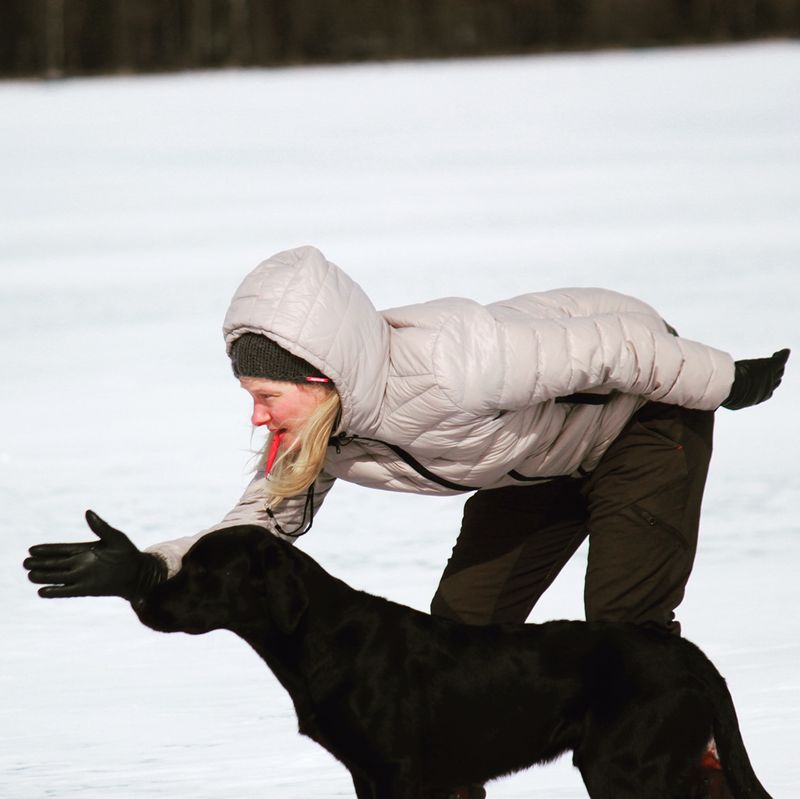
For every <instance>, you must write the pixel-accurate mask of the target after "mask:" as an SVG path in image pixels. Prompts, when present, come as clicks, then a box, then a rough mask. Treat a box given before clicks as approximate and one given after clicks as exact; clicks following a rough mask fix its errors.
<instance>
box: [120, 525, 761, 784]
mask: <svg viewBox="0 0 800 799" xmlns="http://www.w3.org/2000/svg"><path fill="white" fill-rule="evenodd" d="M134 608H135V610H136V612H137V613H138V615H139V618H140V619H141V620H142V622H144V623H145V624H147V625H148V626H150V627H153V628H154V629H157V630H163V631H165V632H173V631H183V632H187V633H192V634H198V633H205V632H208V631H209V630H214V629H218V628H224V629H228V630H231V631H233V632H234V633H236V634H237V635H239V636H240V637H242V638H244V640H245V641H247V643H249V644H250V645H251V646H252V647H253V648H254V649H255V650H256V652H258V654H259V655H261V657H262V658H263V659H264V660H265V661H266V662H267V665H268V666H269V667H270V668H271V669H272V671H273V672H274V673H275V676H276V677H277V678H278V680H280V682H281V684H282V685H283V686H284V687H285V688H286V690H287V691H288V692H289V694H290V695H291V697H292V699H293V700H294V705H295V709H296V711H297V717H298V719H299V728H300V732H301V733H303V734H305V735H308V736H309V737H311V738H313V739H314V740H315V741H317V743H319V744H320V745H322V746H324V747H325V748H326V749H327V750H328V751H329V752H331V754H333V755H334V756H335V757H336V758H338V759H339V760H340V761H341V762H342V763H343V764H344V765H345V766H346V767H347V768H348V769H349V770H350V772H351V774H352V776H353V782H354V785H355V789H356V794H357V796H358V797H359V799H428V797H435V796H439V795H441V793H442V792H443V791H446V789H448V788H451V787H453V786H457V785H463V784H467V783H484V782H486V781H487V780H490V779H492V778H493V777H498V776H501V775H504V774H508V773H510V772H514V771H518V770H520V769H524V768H527V767H528V766H531V765H533V764H535V763H543V762H547V761H549V760H552V759H553V758H555V757H557V756H558V755H560V754H561V753H562V752H565V751H567V750H572V752H573V763H574V764H575V765H576V766H577V767H578V769H580V772H581V775H582V776H583V780H584V782H585V784H586V788H587V790H588V792H589V795H590V796H591V797H593V799H626V798H627V797H630V799H634V798H635V799H643V798H644V799H658V798H660V797H664V798H665V799H666V797H671V798H673V797H674V798H676V799H677V797H681V799H686V797H690V796H693V795H695V794H693V793H692V792H691V789H690V788H689V787H688V785H689V782H690V779H691V776H692V772H693V770H694V769H695V767H696V766H697V764H699V762H700V759H701V755H702V753H703V751H704V748H705V747H706V744H707V743H708V741H709V739H710V738H711V736H712V734H713V736H714V738H715V739H716V742H717V747H718V751H719V754H720V759H721V761H722V765H723V773H724V776H725V778H726V780H727V782H728V784H729V786H730V788H731V790H732V791H733V794H734V796H736V797H737V799H738V798H739V797H742V798H743V797H758V799H769V795H768V794H767V792H766V791H765V790H764V788H763V787H762V786H761V784H760V783H759V781H758V779H757V777H756V776H755V774H754V773H753V770H752V768H751V766H750V762H749V760H748V757H747V753H746V751H745V748H744V744H743V742H742V738H741V735H740V733H739V726H738V723H737V720H736V713H735V711H734V708H733V703H732V701H731V697H730V694H729V693H728V690H727V688H726V686H725V681H724V680H723V678H722V677H721V676H720V674H719V672H717V670H716V669H715V668H714V666H713V665H712V664H711V662H710V661H709V660H708V659H707V658H706V657H705V655H703V653H702V652H701V651H700V650H699V649H698V648H697V647H695V646H694V645H693V644H691V643H689V642H688V641H686V640H685V639H681V638H676V637H673V636H667V635H665V634H660V633H654V632H647V631H644V630H642V629H639V628H636V627H634V626H632V625H624V624H610V623H608V624H606V623H584V622H570V621H555V622H549V623H547V624H519V625H495V626H488V627H477V626H466V625H460V624H456V623H453V622H450V621H447V620H444V619H437V618H434V617H431V616H428V615H426V614H424V613H419V612H418V611H415V610H412V609H410V608H408V607H405V606H403V605H398V604H395V603H393V602H389V601H388V600H385V599H381V598H379V597H375V596H371V595H370V594H366V593H363V592H360V591H356V590H354V589H352V588H350V587H349V586H348V585H346V584H345V583H343V582H342V581H340V580H337V579H335V578H334V577H331V576H330V575H329V574H328V573H327V572H325V571H324V570H323V569H322V568H321V567H320V566H319V565H318V564H317V563H316V562H315V561H314V560H313V559H312V558H310V557H309V556H308V555H306V554H304V553H303V552H302V551H300V550H298V549H296V548H294V547H292V546H291V545H289V544H287V543H286V542H284V541H281V540H280V539H278V538H275V537H273V536H272V535H270V534H269V533H267V532H266V531H265V530H263V529H262V528H260V527H250V526H240V527H231V528H228V529H225V530H221V531H218V532H215V533H211V534H209V535H207V536H205V537H203V538H202V539H200V540H199V541H198V542H197V543H196V544H195V545H194V546H193V547H192V549H191V550H190V551H189V552H188V553H187V554H186V556H185V557H184V559H183V568H182V569H181V571H180V572H179V573H178V574H177V575H176V576H175V577H173V578H172V579H170V580H167V581H166V582H163V583H161V584H160V585H158V586H156V587H155V588H154V589H152V590H151V591H150V592H149V594H148V595H147V596H146V597H145V598H144V599H142V600H139V601H137V602H135V603H134Z"/></svg>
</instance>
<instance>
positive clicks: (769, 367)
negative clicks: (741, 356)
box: [722, 349, 790, 411]
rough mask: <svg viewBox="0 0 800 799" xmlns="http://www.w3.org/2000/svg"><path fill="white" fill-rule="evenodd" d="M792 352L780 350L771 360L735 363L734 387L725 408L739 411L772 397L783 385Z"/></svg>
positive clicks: (757, 359) (723, 405)
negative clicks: (782, 380)
mask: <svg viewBox="0 0 800 799" xmlns="http://www.w3.org/2000/svg"><path fill="white" fill-rule="evenodd" d="M789 352H790V350H788V349H787V350H778V352H776V353H774V354H773V355H772V357H771V358H753V359H751V360H749V361H736V363H734V365H733V366H734V372H733V385H732V386H731V393H730V394H728V398H727V399H726V400H725V401H724V402H723V403H722V407H723V408H728V409H729V410H731V411H738V410H739V409H740V408H747V407H749V406H750V405H758V403H759V402H764V400H768V399H769V398H770V397H771V396H772V392H773V391H775V389H776V388H777V387H778V386H779V385H780V384H781V378H782V377H783V370H784V367H785V366H786V361H787V360H789Z"/></svg>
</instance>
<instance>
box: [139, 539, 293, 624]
mask: <svg viewBox="0 0 800 799" xmlns="http://www.w3.org/2000/svg"><path fill="white" fill-rule="evenodd" d="M303 565H304V564H303V562H302V556H301V555H300V553H296V552H293V551H292V546H291V544H288V543H287V542H285V541H282V540H281V539H278V538H276V537H275V536H273V535H272V534H270V533H269V531H267V530H265V529H264V528H263V527H255V526H251V525H241V526H238V527H228V528H225V529H224V530H218V531H216V532H214V533H209V534H208V535H206V536H203V537H202V538H201V539H199V540H198V541H197V543H195V545H194V546H193V547H192V548H191V549H190V550H189V551H188V552H187V553H186V555H184V557H183V565H182V567H181V570H180V571H179V572H178V573H177V574H176V575H175V576H174V577H172V578H170V579H169V580H166V581H165V582H163V583H161V584H159V585H157V586H155V587H154V588H153V589H152V590H151V591H150V592H149V593H148V594H147V596H146V597H144V598H143V599H142V600H140V601H139V602H137V603H136V604H135V606H134V609H135V610H136V612H137V614H138V615H139V618H140V619H141V620H142V622H144V623H145V624H147V625H148V626H149V627H153V628H154V629H156V630H162V631H164V632H186V633H191V634H194V635H197V634H200V633H206V632H209V631H210V630H217V629H228V630H232V631H234V632H238V633H242V632H243V631H245V630H247V629H252V628H259V629H260V630H262V631H265V630H267V631H269V630H273V631H275V632H283V633H289V632H292V631H293V630H294V629H295V628H296V627H297V625H298V624H299V622H300V619H301V618H302V616H303V614H304V612H305V610H306V607H307V605H308V596H307V593H306V590H305V586H304V584H303V579H302V574H301V572H302V570H303V568H302V567H303Z"/></svg>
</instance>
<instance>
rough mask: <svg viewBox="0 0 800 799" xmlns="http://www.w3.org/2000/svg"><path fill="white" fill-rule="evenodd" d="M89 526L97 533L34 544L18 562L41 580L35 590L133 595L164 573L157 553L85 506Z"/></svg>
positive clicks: (56, 594)
mask: <svg viewBox="0 0 800 799" xmlns="http://www.w3.org/2000/svg"><path fill="white" fill-rule="evenodd" d="M86 521H87V523H88V524H89V527H91V528H92V530H93V531H94V533H95V534H96V535H97V537H98V538H99V539H100V540H99V541H89V542H86V543H82V544H37V545H36V546H33V547H31V548H30V550H29V552H30V554H31V557H29V558H26V559H25V561H24V563H23V564H22V565H23V566H24V567H25V568H26V569H27V570H28V571H29V574H28V579H29V580H30V581H31V582H32V583H39V584H44V585H45V587H44V588H40V589H39V596H43V597H47V598H52V597H65V596H121V597H123V598H124V599H127V600H132V599H136V598H137V597H141V596H143V595H144V594H146V593H147V591H148V590H149V589H150V588H152V587H153V586H154V585H156V583H160V582H161V581H162V580H166V578H167V566H166V564H165V563H164V562H163V561H162V560H161V558H159V557H157V556H156V555H152V554H150V553H148V552H140V551H139V550H138V549H137V548H136V547H135V546H134V545H133V543H132V542H131V541H130V539H129V538H128V537H127V536H126V535H125V533H122V532H120V531H119V530H115V529H114V528H113V527H109V525H107V524H106V523H105V522H104V521H103V520H102V519H101V518H100V517H99V516H98V515H97V514H96V513H93V512H92V511H90V510H87V511H86Z"/></svg>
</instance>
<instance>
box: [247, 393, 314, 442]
mask: <svg viewBox="0 0 800 799" xmlns="http://www.w3.org/2000/svg"><path fill="white" fill-rule="evenodd" d="M239 383H240V384H241V386H242V388H243V389H244V390H245V391H246V392H247V393H248V394H249V395H250V396H251V397H252V398H253V415H252V416H251V418H250V420H251V421H252V423H253V425H254V426H255V427H264V426H266V427H267V428H269V431H270V432H271V433H277V432H279V431H280V432H283V441H284V445H285V446H288V445H290V444H292V443H293V442H294V436H295V434H296V432H297V430H298V429H299V428H300V427H301V426H302V425H303V423H304V422H305V421H306V420H307V419H308V417H309V416H311V414H312V413H313V412H314V411H315V410H316V409H317V407H318V406H319V405H320V403H321V402H322V401H323V400H324V399H325V398H326V396H327V392H328V391H329V389H326V388H323V387H322V386H315V385H312V384H309V385H306V384H302V383H288V382H284V381H283V380H267V379H265V378H261V377H243V378H241V379H240V380H239Z"/></svg>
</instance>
